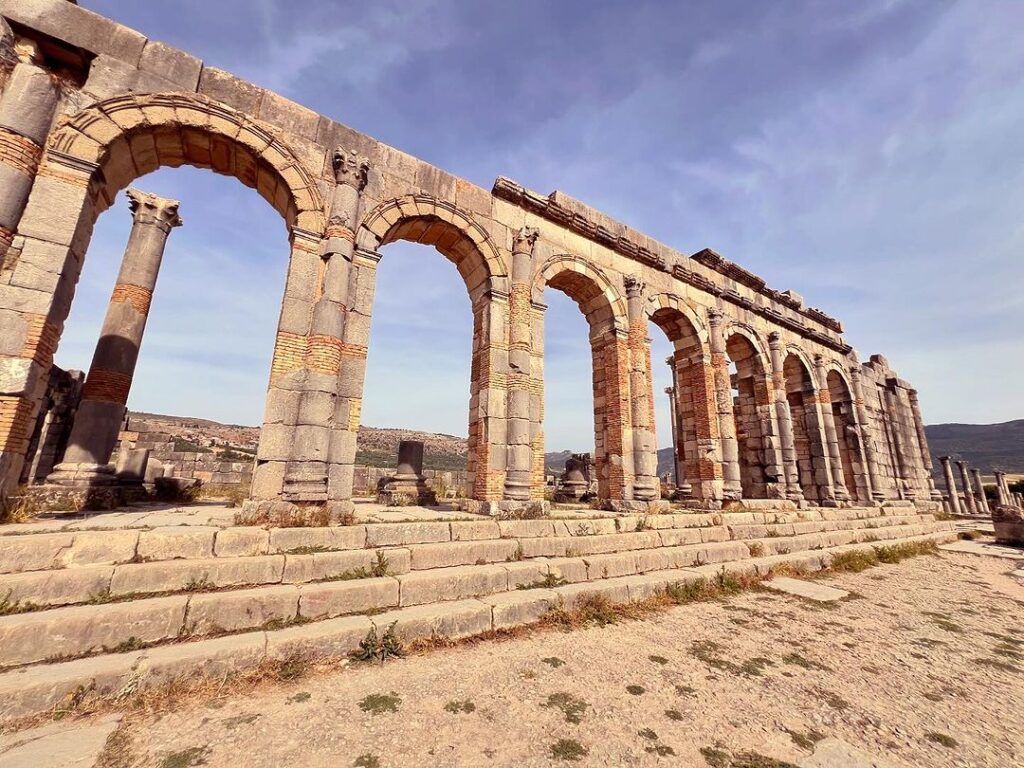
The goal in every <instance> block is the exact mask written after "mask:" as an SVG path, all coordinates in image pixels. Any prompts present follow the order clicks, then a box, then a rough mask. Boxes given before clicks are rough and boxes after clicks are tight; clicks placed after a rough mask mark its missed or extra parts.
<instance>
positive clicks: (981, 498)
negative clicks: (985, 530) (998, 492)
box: [971, 468, 992, 515]
mask: <svg viewBox="0 0 1024 768" xmlns="http://www.w3.org/2000/svg"><path fill="white" fill-rule="evenodd" d="M971 474H972V475H974V490H975V492H976V493H977V498H976V499H975V504H976V505H977V507H978V514H979V515H980V514H985V515H987V514H989V513H991V511H992V510H991V509H989V506H988V496H986V495H985V484H984V483H983V482H981V470H980V469H978V468H974V469H972V470H971Z"/></svg>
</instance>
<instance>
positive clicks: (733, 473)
mask: <svg viewBox="0 0 1024 768" xmlns="http://www.w3.org/2000/svg"><path fill="white" fill-rule="evenodd" d="M724 320H725V315H723V314H722V311H721V310H720V309H716V308H712V309H709V310H708V337H709V344H710V346H711V365H712V367H713V368H714V382H715V405H716V409H717V412H718V439H719V442H720V445H721V451H720V454H721V457H722V481H723V482H722V485H723V487H722V498H723V500H725V501H738V500H739V499H741V498H743V486H742V485H741V484H740V449H739V443H738V442H737V440H736V419H735V417H734V416H733V409H732V382H731V381H730V379H729V359H728V357H727V355H726V351H725V329H724Z"/></svg>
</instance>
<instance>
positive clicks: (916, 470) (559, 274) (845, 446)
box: [0, 0, 1008, 553]
mask: <svg viewBox="0 0 1024 768" xmlns="http://www.w3.org/2000/svg"><path fill="white" fill-rule="evenodd" d="M0 17H2V18H3V19H5V20H6V21H9V22H10V29H16V30H17V32H18V35H19V36H20V37H15V35H14V33H13V32H10V31H7V32H5V34H4V41H5V42H4V44H3V46H2V48H3V67H0V70H2V72H3V76H2V77H0V265H2V266H0V490H3V491H7V490H10V489H11V488H13V487H14V485H15V484H16V483H17V482H18V481H19V479H20V478H21V477H22V476H23V474H25V476H26V477H28V476H31V477H38V476H39V472H38V467H40V466H43V463H36V462H35V457H36V455H37V453H38V452H37V451H36V449H35V448H32V449H31V450H30V443H32V442H33V440H34V436H39V435H41V433H40V429H41V425H43V424H44V423H45V421H46V418H45V417H43V418H40V414H46V413H49V411H48V410H47V408H48V406H47V404H46V398H47V395H46V393H47V389H48V387H47V384H48V381H49V379H50V371H51V366H52V362H53V353H54V350H55V349H56V346H57V343H58V341H59V339H60V336H61V331H62V329H63V324H64V321H65V319H66V317H67V315H68V312H69V309H70V305H71V302H72V299H73V297H74V288H75V284H76V282H77V279H78V275H79V273H80V270H81V267H82V262H83V259H84V257H85V254H86V252H87V249H88V244H89V239H90V235H91V231H92V226H93V224H94V222H95V220H96V217H97V216H98V215H99V214H100V213H101V212H102V211H103V210H105V209H106V208H108V207H109V206H111V205H112V204H113V203H114V202H115V200H116V199H117V196H118V192H119V190H121V189H124V188H126V187H128V186H129V185H130V184H131V183H132V182H133V181H134V180H135V179H136V178H138V177H139V176H142V175H144V174H146V173H149V172H152V171H154V170H156V169H157V168H159V167H162V166H177V165H182V164H188V165H192V166H195V167H199V168H206V169H210V170H213V171H216V172H218V173H222V174H225V175H229V176H234V177H235V178H237V179H238V180H239V181H240V182H241V183H243V184H245V185H247V186H249V187H252V188H254V189H256V191H257V192H258V193H259V194H260V195H261V196H262V197H263V198H264V199H265V200H267V202H268V203H269V204H270V205H271V206H272V207H273V209H274V210H275V211H277V212H278V213H279V214H280V216H281V217H282V219H283V221H284V223H285V224H286V226H287V228H288V232H289V243H290V250H289V266H288V273H287V279H286V284H285V286H284V291H283V300H282V305H281V314H280V321H279V325H278V330H277V335H276V339H275V344H274V353H273V358H272V364H271V371H270V384H269V388H268V393H267V400H266V409H265V416H264V425H263V430H262V432H261V439H260V445H259V450H258V454H257V458H256V462H255V465H254V468H253V476H252V500H251V501H250V502H249V503H250V504H254V505H256V511H260V510H274V509H277V510H279V511H282V510H294V507H295V505H299V506H303V505H325V506H326V507H328V508H329V510H330V511H331V512H332V513H333V514H336V515H338V516H340V515H345V514H347V513H349V512H350V511H351V497H352V486H353V474H354V470H353V467H354V461H355V455H356V449H357V445H356V437H357V430H358V426H359V421H360V414H361V408H362V397H363V386H364V375H365V369H366V357H367V352H368V349H369V345H370V343H371V340H370V337H369V332H370V326H371V318H372V314H373V304H374V292H375V287H376V268H377V263H378V261H379V259H380V258H381V255H380V248H381V246H383V245H386V244H387V243H390V242H393V241H395V240H410V241H415V242H419V243H424V244H427V245H432V246H434V247H435V248H436V249H437V250H438V251H439V252H440V253H441V254H442V255H444V257H445V258H446V259H448V261H450V262H451V263H452V264H453V266H454V268H455V269H456V270H457V271H458V272H459V275H460V277H461V278H462V280H463V282H464V284H465V286H466V291H467V294H468V296H469V298H470V302H471V307H472V320H471V321H472V323H473V346H472V353H471V354H472V365H471V380H470V382H469V384H470V386H469V398H468V403H467V405H468V408H467V422H466V423H467V433H468V436H469V455H468V460H467V464H468V467H467V479H466V491H467V495H468V497H469V498H468V499H467V500H466V501H465V502H464V503H465V505H466V506H467V508H470V509H472V510H476V511H484V512H499V511H500V512H516V511H522V510H523V508H524V507H528V506H529V505H541V506H542V505H543V503H544V502H543V498H544V492H545V486H544V464H543V455H544V429H543V424H544V397H543V395H544V347H543V332H544V321H545V305H544V302H543V294H544V290H545V289H546V288H554V289H556V290H560V291H563V292H564V293H566V294H567V295H569V296H570V297H571V298H572V299H573V300H574V301H575V302H576V303H577V304H578V306H579V307H580V311H581V312H582V313H583V314H584V316H585V317H586V319H587V323H588V327H589V330H590V332H589V339H588V341H589V344H590V347H591V352H592V354H591V359H592V374H593V395H594V447H595V450H594V454H593V458H594V480H595V485H596V492H597V496H598V497H599V500H600V501H601V503H602V504H604V505H605V506H609V507H614V508H616V509H619V510H635V511H637V512H641V513H643V512H651V511H657V510H658V509H660V508H661V505H662V504H663V502H661V501H660V499H659V497H660V492H659V491H660V488H659V483H658V479H657V478H656V477H655V466H656V456H655V451H654V448H655V445H654V435H655V424H654V408H653V401H654V395H653V392H652V391H651V378H652V377H651V371H650V366H651V364H650V351H649V339H648V331H649V329H650V327H651V322H653V323H654V325H655V326H657V327H658V328H659V329H660V331H659V332H664V333H666V335H667V336H668V338H669V339H670V341H671V342H672V343H673V345H674V348H675V351H674V354H673V356H672V363H671V365H672V368H673V388H672V389H673V393H672V395H671V396H672V398H673V400H672V409H673V417H672V418H673V427H674V435H675V437H674V446H675V449H676V458H677V462H676V464H677V468H678V474H679V477H678V480H677V485H678V489H679V492H678V494H677V495H678V497H679V499H680V500H681V501H682V502H684V503H686V504H689V505H693V506H698V507H703V508H719V507H721V506H722V505H723V504H728V503H730V502H735V501H739V500H741V499H745V500H750V499H764V498H771V499H775V500H781V499H783V498H785V499H789V500H791V501H793V502H794V503H798V504H801V505H807V504H819V505H841V506H842V505H849V504H852V503H871V502H881V501H884V500H890V501H896V500H902V501H904V502H911V501H913V502H925V501H928V502H933V501H934V500H935V499H936V498H937V491H936V489H935V487H934V484H933V483H932V480H931V461H930V458H929V454H928V450H927V444H926V440H925V435H924V430H923V421H922V419H921V413H920V406H919V403H918V400H917V393H916V392H915V391H914V390H913V388H912V387H910V385H909V384H908V383H907V382H905V381H903V380H901V379H900V378H899V377H898V376H897V375H896V373H895V371H893V370H892V369H891V368H890V366H889V364H888V362H887V361H886V360H885V358H883V357H881V356H880V355H875V356H873V357H872V358H870V360H869V361H868V362H867V363H864V364H862V363H861V362H860V361H859V360H858V358H857V355H856V353H855V352H854V350H853V349H852V348H851V347H850V345H849V344H847V343H846V341H845V340H844V339H843V337H842V331H843V328H842V325H841V324H840V322H839V321H838V320H836V319H834V318H832V317H830V316H828V315H827V314H825V313H824V312H822V311H821V310H818V309H815V308H812V307H808V306H806V305H805V303H804V301H803V299H802V298H801V297H800V295H799V294H797V293H795V292H793V291H789V290H786V291H780V290H777V289H773V288H771V287H769V286H768V285H766V283H765V281H764V280H762V279H761V278H759V277H757V276H756V275H754V274H752V273H750V272H749V271H747V270H745V269H744V268H743V267H741V266H740V265H738V264H736V263H734V262H732V261H729V260H727V259H725V258H723V257H722V256H721V255H720V254H717V253H715V252H714V251H712V250H710V249H704V250H701V251H699V252H697V253H694V254H692V255H686V254H684V253H680V252H679V251H676V250H673V249H671V248H669V247H667V246H665V245H663V244H661V243H658V242H656V241H654V240H653V239H651V238H649V237H647V236H645V235H643V234H642V233H640V232H637V231H635V230H633V229H631V228H630V227H628V226H626V225H624V224H622V223H620V222H617V221H614V220H612V219H611V218H609V217H608V216H606V215H604V214H603V213H601V212H600V211H597V210H595V209H593V208H592V207H590V206H588V205H586V204H584V203H582V202H580V201H579V200H575V199H573V198H571V197H569V196H568V195H566V194H564V193H562V192H559V191H555V192H552V193H551V194H549V195H542V194H538V193H536V192H533V191H531V190H528V189H525V188H524V187H522V186H521V185H519V184H517V183H515V182H514V181H511V180H509V179H506V178H498V179H497V180H496V181H495V184H494V186H493V188H492V189H491V190H490V191H488V190H485V189H480V188H478V187H476V186H474V185H472V184H470V183H469V182H466V181H464V180H462V179H458V178H456V177H454V176H452V175H450V174H448V173H446V172H444V171H442V170H440V169H438V168H434V167H433V166H430V165H428V164H427V163H424V162H422V161H420V160H418V159H416V158H414V157H411V156H409V155H407V154H405V153H403V152H401V151H399V150H396V149H394V148H391V147H388V146H386V145H384V144H381V143H379V142H377V141H376V140H374V139H373V138H371V137H369V136H365V135H363V134H360V133H358V132H356V131H353V130H352V129H350V128H347V127H346V126H343V125H341V124H339V123H336V122H334V121H332V120H330V119H329V118H327V117H323V116H320V115H317V114H315V113H314V112H312V111H310V110H308V109H306V108H304V107H302V106H300V105H298V104H294V103H292V102H290V101H288V100H287V99H284V98H283V97H281V96H279V95H277V94H274V93H271V92H268V91H266V90H264V89H262V88H260V87H258V86H256V85H253V84H251V83H246V82H244V81H242V80H240V79H238V78H236V77H234V76H233V75H231V74H230V73H227V72H223V71H221V70H217V69H215V68H212V67H205V66H204V65H203V63H202V62H200V61H199V60H198V59H196V58H195V57H192V56H190V55H189V54H187V53H186V52H183V51H178V50H176V49H174V48H172V47H170V46H167V45H165V44H163V43H159V42H157V41H151V40H146V38H145V37H144V36H142V35H140V34H139V33H137V32H134V31H132V30H130V29H126V28H125V27H122V26H120V25H118V24H116V23H114V22H112V21H110V20H108V19H105V18H103V17H102V16H100V15H98V14H95V13H88V12H84V11H83V10H82V9H79V8H77V7H76V6H74V5H73V4H69V3H67V2H64V1H63V0H33V2H30V3H25V2H20V1H19V0H0ZM5 29H7V27H5ZM44 41H45V47H46V49H47V50H48V51H55V50H56V49H58V48H63V49H65V50H64V53H65V54H66V55H64V56H63V57H57V58H60V59H61V60H62V62H63V64H62V71H61V73H59V74H58V73H57V72H55V71H53V69H52V67H53V66H54V64H53V61H54V57H53V56H49V55H48V56H41V55H40V50H41V45H42V43H43V42H44ZM75 62H78V63H77V64H76V63H75ZM76 68H77V71H76ZM58 79H59V81H60V82H59V86H60V87H57V81H58ZM58 115H59V116H60V117H59V119H56V116H58ZM136 205H139V206H142V203H141V202H137V203H136ZM164 211H165V214H166V215H165V216H164V219H163V221H162V226H164V227H165V228H166V227H169V226H171V222H172V221H173V219H174V216H173V214H172V213H171V212H170V209H169V208H168V207H166V205H165V207H164ZM155 229H159V226H158V227H156V228H153V227H151V228H150V230H149V232H150V235H151V236H152V237H153V238H154V240H153V242H151V243H150V246H151V247H147V248H146V249H144V250H146V252H147V253H148V254H149V259H148V261H146V264H148V268H149V271H148V272H146V270H145V269H143V272H145V274H144V275H141V277H140V276H135V277H133V278H132V279H127V277H126V278H125V279H119V282H118V285H117V287H116V288H115V291H114V294H113V298H112V303H111V305H110V313H109V317H108V319H109V320H110V323H111V325H110V327H109V328H108V327H107V326H105V331H104V340H101V344H100V347H99V348H98V349H97V358H96V360H95V361H94V366H93V369H92V370H91V371H90V374H89V377H88V379H87V382H86V384H85V393H84V395H83V400H82V407H81V408H80V409H79V412H78V414H77V416H76V418H75V427H74V428H73V435H72V439H71V440H70V447H69V449H68V452H67V454H66V455H65V456H64V463H63V464H61V465H60V466H61V467H63V470H62V471H64V473H65V475H64V477H63V479H64V480H67V481H70V482H72V483H75V482H79V481H92V480H95V479H96V476H97V475H98V474H102V472H100V471H99V470H98V469H97V468H99V467H105V466H106V463H107V461H108V460H109V458H110V447H112V445H113V440H114V439H116V435H117V426H118V424H119V421H120V417H121V414H122V412H123V407H124V402H125V397H126V396H127V392H128V386H129V385H130V383H131V374H132V370H133V367H134V361H135V356H136V354H137V351H138V344H139V342H140V341H141V330H142V327H143V325H144V321H145V315H146V308H147V307H148V302H149V298H150V296H151V294H152V289H153V284H154V283H155V267H156V266H158V264H159V257H158V251H159V252H162V244H161V245H160V246H159V247H157V245H156V244H155V239H159V238H157V236H156V233H155ZM163 234H164V236H166V232H164V233H163ZM133 238H134V235H133ZM136 245H137V243H136V242H135V240H134V239H133V241H132V243H130V245H129V251H130V252H132V251H133V250H136ZM126 261H127V260H126ZM126 269H127V263H126ZM136 278H138V279H136ZM469 321H470V319H469V318H468V317H467V322H469ZM115 340H117V346H118V350H119V351H118V350H112V349H110V348H109V347H110V343H109V342H112V341H115ZM121 342H125V343H124V344H122V343H121ZM580 342H581V343H585V342H584V341H583V340H582V339H581V340H580ZM121 347H124V348H123V349H121ZM730 366H732V367H733V368H734V369H735V375H732V374H731V371H730ZM47 441H48V438H45V436H43V438H42V439H36V440H35V442H34V444H35V445H42V444H44V443H46V442H47ZM26 465H28V467H29V471H28V472H27V473H23V469H24V468H25V467H26ZM136 469H137V468H136ZM133 472H134V474H138V473H137V471H134V470H133ZM56 474H57V475H58V476H59V475H60V474H61V473H59V472H58V473H56ZM151 474H154V473H151V472H150V470H149V469H148V468H147V469H146V470H145V478H144V479H147V480H148V479H149V477H150V475H151ZM415 474H421V473H419V472H418V473H415ZM420 490H421V489H420V488H419V486H418V485H417V493H419V491H420ZM1006 494H1008V491H1004V495H1006ZM968 498H970V497H968ZM418 500H421V501H422V500H426V499H418ZM231 536H234V539H232V538H231ZM214 546H215V547H219V548H222V549H223V550H224V551H233V550H235V551H238V552H249V551H251V552H253V553H258V552H263V551H272V549H270V550H266V549H264V547H265V546H269V543H268V542H266V541H265V539H263V538H262V537H261V536H259V535H258V534H256V535H253V534H251V533H248V532H240V531H239V532H235V533H234V534H231V535H225V536H224V538H223V539H222V540H219V541H218V542H216V543H215V544H214Z"/></svg>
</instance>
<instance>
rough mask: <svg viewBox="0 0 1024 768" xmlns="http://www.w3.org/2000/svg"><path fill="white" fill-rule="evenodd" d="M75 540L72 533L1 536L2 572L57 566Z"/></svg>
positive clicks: (36, 569)
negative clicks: (59, 558)
mask: <svg viewBox="0 0 1024 768" xmlns="http://www.w3.org/2000/svg"><path fill="white" fill-rule="evenodd" d="M74 540H75V536H74V534H71V533H45V534H35V535H27V536H4V537H3V538H0V573H19V572H21V571H41V570H44V569H46V568H53V567H55V563H56V562H57V558H58V556H59V555H60V554H61V552H63V551H65V550H66V549H68V548H69V547H70V546H71V544H72V542H73V541H74Z"/></svg>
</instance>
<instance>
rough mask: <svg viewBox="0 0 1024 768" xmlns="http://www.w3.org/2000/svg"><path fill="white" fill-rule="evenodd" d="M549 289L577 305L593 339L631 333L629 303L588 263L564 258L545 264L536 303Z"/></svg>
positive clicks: (535, 283)
mask: <svg viewBox="0 0 1024 768" xmlns="http://www.w3.org/2000/svg"><path fill="white" fill-rule="evenodd" d="M549 287H550V288H555V289H556V290H559V291H562V292H563V293H564V294H566V295H567V296H568V297H569V298H571V299H572V300H573V301H575V302H576V304H577V306H579V308H580V311H581V312H582V313H583V315H584V317H586V318H587V322H588V323H589V324H590V329H591V336H593V335H594V333H595V332H596V333H607V332H608V331H609V330H614V331H617V332H621V333H627V332H628V330H629V321H628V319H627V317H628V315H627V311H626V300H625V299H624V298H623V297H622V295H621V293H620V292H619V291H618V290H617V289H616V287H615V285H614V284H613V283H612V281H611V280H609V279H608V277H607V276H606V275H605V274H604V272H602V271H601V270H600V269H599V268H598V267H596V266H594V265H593V264H591V263H590V262H589V261H587V260H586V259H582V258H580V257H579V256H571V255H568V254H561V255H556V256H552V257H551V258H550V259H548V260H547V261H545V262H544V264H543V265H541V268H540V269H539V270H537V272H536V274H535V276H534V280H533V299H534V301H536V302H542V300H543V295H544V289H545V288H549Z"/></svg>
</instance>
